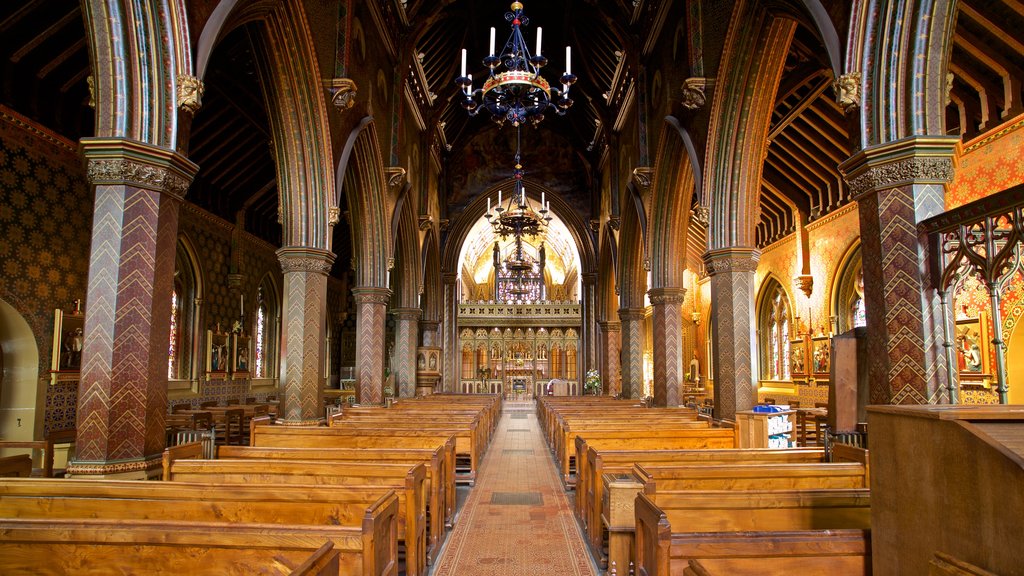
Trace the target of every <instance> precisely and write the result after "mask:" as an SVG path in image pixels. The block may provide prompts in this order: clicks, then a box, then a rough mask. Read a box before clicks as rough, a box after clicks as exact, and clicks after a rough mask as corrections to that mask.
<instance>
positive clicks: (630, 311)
mask: <svg viewBox="0 0 1024 576" xmlns="http://www.w3.org/2000/svg"><path fill="white" fill-rule="evenodd" d="M645 315H646V313H645V312H644V309H643V308H619V320H621V321H622V322H627V321H629V320H643V319H644V316H645Z"/></svg>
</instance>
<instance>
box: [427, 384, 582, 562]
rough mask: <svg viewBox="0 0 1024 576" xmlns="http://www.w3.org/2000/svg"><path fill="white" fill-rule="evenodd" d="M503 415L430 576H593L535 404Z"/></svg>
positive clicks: (511, 406) (509, 406)
mask: <svg viewBox="0 0 1024 576" xmlns="http://www.w3.org/2000/svg"><path fill="white" fill-rule="evenodd" d="M504 410H505V411H504V414H502V418H501V422H500V423H499V424H498V430H497V433H496V434H495V437H494V440H493V441H492V442H491V446H490V447H489V448H488V449H487V454H486V455H485V456H484V461H483V464H482V465H481V467H480V473H479V475H478V477H477V482H476V487H475V488H473V490H472V492H471V493H470V495H469V499H468V500H467V501H466V504H465V507H464V508H463V510H462V512H461V514H460V516H459V519H458V521H457V522H456V524H455V528H454V530H453V532H452V534H451V535H450V536H449V538H448V542H447V543H446V545H445V548H444V550H443V551H442V552H441V557H440V558H439V559H438V560H437V562H436V563H435V565H434V569H433V573H432V575H431V576H513V575H523V576H596V575H597V574H598V572H597V570H596V569H595V567H594V564H593V560H592V559H591V557H590V554H589V552H588V551H587V548H586V546H585V545H584V543H583V538H582V537H581V535H580V532H579V528H578V527H577V523H576V520H575V519H574V518H573V515H572V508H571V506H570V505H569V502H568V500H567V498H566V494H565V492H564V490H563V489H562V486H561V482H560V481H559V478H558V474H557V472H556V471H555V466H554V463H553V461H552V459H551V455H550V452H549V451H548V447H547V445H546V444H545V443H544V438H543V436H542V435H541V433H540V428H539V427H538V425H537V417H536V413H535V406H534V404H533V402H506V403H505V407H504Z"/></svg>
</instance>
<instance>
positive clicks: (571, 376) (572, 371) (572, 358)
mask: <svg viewBox="0 0 1024 576" xmlns="http://www.w3.org/2000/svg"><path fill="white" fill-rule="evenodd" d="M565 372H566V374H565V378H566V380H575V379H576V348H575V347H573V346H569V347H568V348H567V349H566V351H565Z"/></svg>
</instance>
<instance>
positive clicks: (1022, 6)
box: [1002, 0, 1024, 18]
mask: <svg viewBox="0 0 1024 576" xmlns="http://www.w3.org/2000/svg"><path fill="white" fill-rule="evenodd" d="M1002 3H1003V5H1004V6H1006V7H1007V8H1009V9H1010V10H1013V11H1014V12H1016V13H1017V15H1018V16H1020V17H1021V18H1024V2H1021V1H1020V0H1002Z"/></svg>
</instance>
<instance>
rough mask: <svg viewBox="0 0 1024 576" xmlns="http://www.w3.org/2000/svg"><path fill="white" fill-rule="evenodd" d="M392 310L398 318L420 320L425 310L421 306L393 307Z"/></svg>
mask: <svg viewBox="0 0 1024 576" xmlns="http://www.w3.org/2000/svg"><path fill="white" fill-rule="evenodd" d="M391 312H392V313H393V314H394V315H395V318H396V319H398V320H419V319H420V315H421V314H423V311H422V310H420V309H419V308H392V309H391Z"/></svg>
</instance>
